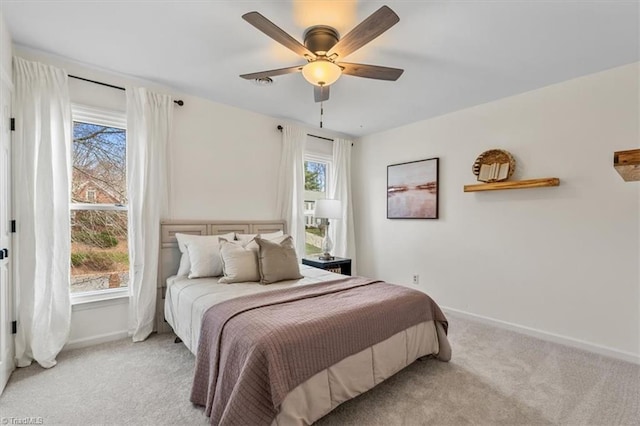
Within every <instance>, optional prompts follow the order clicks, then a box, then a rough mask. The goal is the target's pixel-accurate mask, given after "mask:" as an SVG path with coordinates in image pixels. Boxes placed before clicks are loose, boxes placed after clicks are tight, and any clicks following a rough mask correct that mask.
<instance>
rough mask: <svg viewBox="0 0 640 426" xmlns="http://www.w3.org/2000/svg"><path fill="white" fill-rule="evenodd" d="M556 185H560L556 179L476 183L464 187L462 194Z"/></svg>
mask: <svg viewBox="0 0 640 426" xmlns="http://www.w3.org/2000/svg"><path fill="white" fill-rule="evenodd" d="M558 185H560V179H558V178H541V179H527V180H512V181H503V182H491V183H478V184H474V185H465V186H464V192H477V191H498V190H501V189H525V188H542V187H545V186H558Z"/></svg>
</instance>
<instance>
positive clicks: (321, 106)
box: [320, 102, 324, 129]
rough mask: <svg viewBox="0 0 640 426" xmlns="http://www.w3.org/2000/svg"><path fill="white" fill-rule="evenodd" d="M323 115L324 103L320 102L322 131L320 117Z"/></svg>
mask: <svg viewBox="0 0 640 426" xmlns="http://www.w3.org/2000/svg"><path fill="white" fill-rule="evenodd" d="M323 114H324V102H320V128H321V129H322V115H323Z"/></svg>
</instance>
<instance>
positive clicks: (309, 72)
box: [302, 59, 342, 86]
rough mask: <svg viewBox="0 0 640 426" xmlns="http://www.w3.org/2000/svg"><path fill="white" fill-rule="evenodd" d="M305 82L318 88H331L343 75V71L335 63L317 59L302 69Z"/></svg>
mask: <svg viewBox="0 0 640 426" xmlns="http://www.w3.org/2000/svg"><path fill="white" fill-rule="evenodd" d="M302 75H303V76H304V78H305V80H307V81H308V82H309V83H311V84H314V85H316V86H329V85H330V84H333V83H335V81H336V80H337V79H338V78H340V76H341V75H342V69H341V68H340V67H339V66H337V65H336V64H334V63H333V62H330V61H327V60H325V59H317V60H315V61H313V62H309V63H308V64H307V65H305V66H304V67H302Z"/></svg>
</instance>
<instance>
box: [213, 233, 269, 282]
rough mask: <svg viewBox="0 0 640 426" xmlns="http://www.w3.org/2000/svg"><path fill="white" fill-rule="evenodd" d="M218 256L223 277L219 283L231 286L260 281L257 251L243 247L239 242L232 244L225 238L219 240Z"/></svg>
mask: <svg viewBox="0 0 640 426" xmlns="http://www.w3.org/2000/svg"><path fill="white" fill-rule="evenodd" d="M251 241H253V240H251ZM256 246H257V244H256ZM220 255H221V258H222V264H223V270H224V277H222V278H220V279H219V280H218V282H219V283H222V284H231V283H241V282H258V281H260V271H259V270H258V251H257V250H255V249H251V248H248V247H243V246H242V243H240V242H235V243H234V242H232V241H228V240H226V239H225V238H220Z"/></svg>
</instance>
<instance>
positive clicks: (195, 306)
mask: <svg viewBox="0 0 640 426" xmlns="http://www.w3.org/2000/svg"><path fill="white" fill-rule="evenodd" d="M284 230H285V224H284V222H283V221H247V222H244V221H233V222H230V221H226V222H218V221H216V222H208V221H189V222H184V221H182V222H163V223H162V225H161V253H160V271H159V272H160V273H159V277H160V278H159V291H158V294H159V297H160V299H159V301H158V302H159V303H158V315H157V318H158V319H159V321H158V323H157V328H158V331H159V332H162V331H170V330H173V331H174V332H175V334H176V335H177V336H178V337H179V338H180V339H181V340H182V342H183V343H184V344H185V346H186V347H187V348H188V349H189V350H190V351H191V352H192V353H194V355H196V356H197V359H196V378H195V379H194V391H193V392H194V393H197V392H196V389H197V388H198V386H197V381H198V376H199V375H201V374H199V373H198V371H199V369H200V367H201V365H202V364H204V361H203V360H204V359H206V358H207V357H209V356H212V355H211V354H210V353H209V352H203V347H208V346H207V345H205V344H202V345H201V344H200V343H201V342H200V341H199V340H200V336H201V334H202V333H203V330H202V329H203V324H205V325H204V327H205V328H206V327H209V328H211V327H212V326H210V325H209V326H207V325H206V324H207V323H206V322H203V318H205V317H206V316H207V315H210V314H211V313H214V314H215V313H216V310H223V307H226V306H228V305H233V304H234V303H236V302H237V303H236V305H238V304H239V303H241V304H245V303H252V302H250V301H252V300H258V299H260V300H262V299H263V298H267V299H268V298H272V299H274V298H275V299H281V298H283V297H290V296H289V295H291V294H294V293H300V294H304V295H305V296H303V297H300V298H301V299H305V300H307V301H308V300H309V298H308V296H306V295H307V294H308V293H309V292H316V293H317V294H320V293H319V292H323V293H322V294H324V293H327V294H328V295H329V296H330V297H342V295H343V294H347V296H344V297H345V298H343V299H342V300H349V298H351V299H353V298H354V297H358V298H360V297H361V296H358V295H357V293H356V292H358V291H369V288H370V287H371V288H373V287H379V286H390V285H389V284H386V283H381V282H378V281H372V280H365V279H363V278H352V279H349V278H347V277H345V276H342V275H339V274H335V273H333V272H329V271H324V270H321V269H316V268H312V267H309V266H305V265H300V273H301V274H302V278H300V279H296V280H287V281H282V282H278V283H275V284H270V285H260V284H256V283H255V282H240V283H235V284H228V285H225V284H218V280H219V278H212V277H209V278H197V279H188V278H186V277H184V276H182V277H178V276H176V275H175V273H176V271H177V269H178V264H179V262H180V252H179V250H178V247H177V242H176V238H175V234H176V233H188V234H194V235H220V234H227V233H229V232H237V233H240V234H262V233H271V232H275V231H284ZM390 288H391V287H381V289H382V291H383V292H387V293H388V292H389V289H390ZM327 289H337V290H335V295H334V291H333V290H327ZM394 289H397V290H398V291H400V292H406V291H412V290H409V289H404V288H402V289H404V290H402V289H401V288H400V287H399V286H393V288H392V289H391V290H394ZM348 292H352V293H353V294H351V293H348ZM413 293H416V292H413ZM336 295H337V296H336ZM323 297H324V296H323ZM363 297H364V296H363ZM238 298H240V299H238ZM291 300H293V299H291ZM313 300H316V299H313ZM318 300H320V299H318ZM359 300H360V299H359ZM238 301H240V302H238ZM270 303H271V302H268V303H267V302H264V304H266V305H269V306H271V305H270ZM290 303H293V302H288V301H287V302H286V303H283V305H289V304H290ZM295 303H299V302H295ZM328 303H329V304H331V303H334V302H331V301H328ZM314 304H315V303H314ZM334 304H335V303H334ZM434 304H435V303H434ZM213 306H216V307H215V308H212V307H213ZM327 306H330V305H327ZM210 308H212V309H210ZM312 308H313V305H308V306H307V307H306V308H305V309H306V310H310V309H312ZM319 309H320V308H319ZM322 309H326V308H322ZM435 309H436V310H438V311H439V308H437V307H436V308H435ZM329 310H330V309H329ZM256 312H257V311H256ZM389 312H391V311H389ZM388 314H389V313H387V315H388ZM234 315H235V314H234ZM254 315H257V313H254ZM278 315H279V314H278ZM232 316H233V315H232ZM396 316H397V315H396ZM256 318H258V319H259V318H261V317H260V316H254V317H253V318H252V319H250V321H253V322H256ZM211 321H214V322H216V321H218V322H223V321H220V320H218V319H215V320H210V321H209V322H211ZM225 321H226V320H225ZM367 321H369V320H367ZM414 322H415V324H413V325H411V326H408V327H406V328H404V326H403V328H402V329H401V330H400V331H398V332H395V333H393V334H391V332H389V331H388V332H387V334H388V337H386V338H384V339H381V340H380V341H375V343H373V344H371V345H368V346H366V347H365V348H364V349H362V350H357V351H355V352H353V353H348V352H347V353H348V355H347V356H344V357H343V356H342V355H340V357H339V360H337V361H336V362H333V361H332V363H331V364H329V365H327V366H326V368H321V369H317V372H316V371H315V370H309V371H312V372H313V374H309V376H308V377H307V376H305V377H304V380H298V381H297V382H294V384H295V386H290V388H285V389H286V392H285V391H280V394H282V396H281V397H280V398H276V397H275V396H274V395H276V394H278V392H277V390H278V389H280V388H279V387H278V386H276V385H274V384H273V383H271V384H269V383H267V384H266V385H265V384H262V385H261V386H262V387H261V388H260V386H258V385H256V384H255V383H251V384H250V385H249V386H248V388H249V389H250V390H251V388H252V387H253V388H255V387H256V386H257V387H258V388H260V389H264V388H265V386H266V387H267V388H269V389H267V391H265V392H266V393H269V397H268V398H266V399H267V401H266V402H267V403H269V404H274V405H275V404H276V403H277V406H274V407H273V413H272V414H270V415H272V417H269V416H266V417H265V416H262V417H260V416H258V417H251V416H249V415H248V414H246V411H247V410H246V409H245V408H246V404H245V403H244V402H245V401H243V400H242V399H240V402H239V403H238V401H236V406H237V407H242V408H241V409H239V410H238V411H242V412H240V413H239V416H240V417H235V418H234V417H233V415H232V414H229V412H233V410H232V409H231V408H230V407H232V405H233V404H232V403H231V402H230V400H232V399H233V398H236V400H238V398H248V400H251V401H252V400H254V399H257V397H259V396H260V395H259V394H255V393H254V394H253V395H250V394H249V393H247V392H246V390H245V393H244V394H241V396H238V395H235V394H236V393H240V392H239V391H238V389H235V390H233V392H231V393H232V395H230V396H229V395H228V396H227V397H225V398H224V399H223V400H222V403H221V402H220V401H218V400H215V401H214V399H213V397H211V398H210V401H209V402H211V404H205V403H204V401H200V402H197V403H199V404H200V403H201V405H205V406H206V411H205V412H206V414H207V415H211V420H212V423H218V422H219V423H221V424H224V423H236V422H245V423H246V422H251V423H264V424H272V425H278V426H284V425H304V424H311V423H313V422H314V421H316V420H318V419H320V418H321V417H323V416H324V415H326V414H327V413H329V412H330V411H331V410H333V409H334V408H335V407H337V406H338V405H339V404H341V403H342V402H344V401H347V400H349V399H351V398H354V397H355V396H357V395H359V394H361V393H363V392H365V391H367V390H369V389H371V388H373V387H374V386H375V385H377V384H378V383H380V382H382V381H383V380H385V379H386V378H388V377H390V376H391V375H393V374H395V373H396V372H398V371H399V370H401V369H402V368H404V367H406V366H407V365H409V364H411V363H412V362H414V361H415V360H417V359H418V358H421V357H425V356H435V357H437V358H438V359H440V360H443V361H448V360H449V359H450V357H451V348H450V346H449V343H448V341H447V338H446V319H444V317H443V316H442V317H437V318H436V317H435V316H434V317H433V318H432V319H428V320H424V321H419V322H418V320H415V321H414ZM383 325H384V321H383V322H381V323H380V324H379V326H383ZM220 327H222V326H220ZM243 327H245V326H243ZM214 328H215V327H214ZM227 328H229V327H227ZM221 330H222V328H221ZM242 330H245V329H242ZM220 333H222V331H220ZM227 333H231V332H230V331H227ZM241 334H242V333H241ZM204 335H205V336H207V337H206V338H205V339H203V340H207V341H208V340H210V337H208V336H209V334H208V333H207V330H205V333H204ZM246 335H247V336H249V335H250V333H249V332H247V333H246ZM241 337H245V338H246V336H241ZM356 340H357V339H356ZM282 346H287V345H282ZM354 347H355V346H354ZM199 348H200V353H199ZM285 349H287V348H285ZM289 349H291V350H293V348H292V347H291V346H289V347H288V349H287V350H289ZM340 349H341V350H348V349H344V348H340ZM217 350H218V351H219V349H217ZM283 350H284V349H283ZM205 351H207V349H205ZM214 352H215V350H214ZM204 353H206V356H205V355H203V354H204ZM303 353H304V352H303ZM198 354H199V356H198ZM214 355H215V356H216V357H217V358H216V360H217V361H216V362H218V363H219V370H220V374H223V373H226V372H227V371H233V369H234V368H238V367H237V366H235V365H231V364H232V363H230V364H229V365H227V364H225V363H227V362H230V361H225V358H224V354H222V355H221V354H214ZM307 355H308V354H307ZM236 358H237V356H235V355H234V356H233V359H236ZM298 358H306V357H305V356H300V355H298ZM243 362H245V361H244V359H243ZM305 362H306V361H305ZM236 364H237V363H236ZM216 365H218V364H216ZM205 367H207V366H205ZM284 369H285V370H286V368H284ZM296 371H297V370H296ZM207 374H209V375H211V374H212V373H211V372H209V371H208V370H207V371H206V374H205V375H207ZM216 374H217V373H216ZM229 374H231V373H229ZM214 375H215V374H214ZM231 380H232V381H231V383H236V381H237V380H238V378H237V377H234V378H233V379H231ZM219 381H222V379H219ZM276 384H278V383H276ZM239 387H240V386H238V388H239ZM274 387H275V388H276V390H274ZM215 389H216V391H218V392H217V393H221V392H220V390H219V389H218V388H215ZM201 391H202V392H201V393H204V395H207V394H209V396H210V394H212V393H214V392H212V389H208V390H207V389H201ZM236 391H238V392H236ZM234 392H235V393H234ZM194 393H192V400H193V398H194V396H193V395H194ZM234 395H235V396H234ZM244 395H249V396H244ZM201 398H204V396H202V397H201ZM216 398H217V396H216ZM271 398H273V400H272V399H271ZM272 401H273V402H272ZM242 416H249V417H242ZM265 419H268V421H266V420H265ZM265 421H266V423H265Z"/></svg>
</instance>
